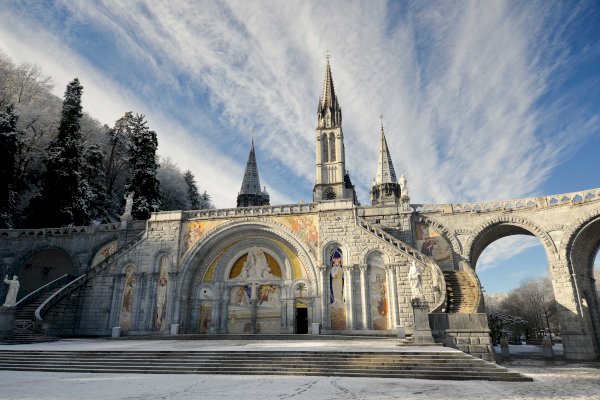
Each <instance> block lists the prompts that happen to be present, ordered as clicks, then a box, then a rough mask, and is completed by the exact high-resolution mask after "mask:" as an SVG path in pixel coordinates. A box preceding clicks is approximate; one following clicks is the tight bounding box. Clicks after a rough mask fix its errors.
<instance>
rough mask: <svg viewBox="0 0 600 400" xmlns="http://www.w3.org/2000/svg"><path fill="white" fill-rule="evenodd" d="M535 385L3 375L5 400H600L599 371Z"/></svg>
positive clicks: (541, 377) (569, 373)
mask: <svg viewBox="0 0 600 400" xmlns="http://www.w3.org/2000/svg"><path fill="white" fill-rule="evenodd" d="M514 369H515V370H517V371H519V372H522V373H525V374H527V375H529V376H531V377H533V378H534V379H535V381H534V382H485V381H484V382H482V381H432V380H420V379H382V378H330V377H303V376H239V375H140V374H123V375H119V374H84V373H54V372H14V371H0V399H36V400H37V399H64V400H71V399H73V400H75V399H77V400H79V399H86V400H96V399H98V400H105V399H111V400H117V399H127V400H134V399H140V400H142V399H143V400H154V399H172V400H179V399H211V400H212V399H244V400H252V399H257V400H258V399H260V400H266V399H310V400H325V399H365V400H371V399H403V400H412V399H444V400H453V399H457V400H458V399H460V400H466V399H478V400H479V399H485V400H506V399H600V369H598V366H597V365H596V366H585V365H568V366H565V367H545V366H537V367H536V366H526V367H523V366H521V367H516V368H514Z"/></svg>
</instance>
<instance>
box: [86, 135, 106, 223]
mask: <svg viewBox="0 0 600 400" xmlns="http://www.w3.org/2000/svg"><path fill="white" fill-rule="evenodd" d="M84 159H85V161H86V163H85V165H84V167H85V179H86V180H87V182H88V184H89V188H90V195H91V199H90V204H89V214H90V217H91V218H92V220H94V221H97V222H105V221H106V220H107V217H108V212H107V210H106V182H105V179H106V177H105V171H104V154H102V150H101V149H100V146H99V145H97V144H96V143H92V144H91V145H89V146H88V147H87V148H86V149H85V153H84Z"/></svg>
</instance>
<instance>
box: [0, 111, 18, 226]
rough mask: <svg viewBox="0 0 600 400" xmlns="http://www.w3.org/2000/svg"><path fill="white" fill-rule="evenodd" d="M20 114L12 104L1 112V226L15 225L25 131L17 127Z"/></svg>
mask: <svg viewBox="0 0 600 400" xmlns="http://www.w3.org/2000/svg"><path fill="white" fill-rule="evenodd" d="M18 118H19V116H18V115H17V114H15V112H14V106H13V105H12V104H10V105H8V106H7V107H6V111H4V112H0V228H1V229H7V228H13V227H14V221H13V218H14V213H15V206H16V203H17V197H18V192H17V184H16V175H17V155H18V153H19V151H20V149H21V147H22V141H23V139H22V135H23V131H22V130H20V129H17V120H18Z"/></svg>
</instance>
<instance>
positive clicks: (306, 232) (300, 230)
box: [275, 215, 319, 256]
mask: <svg viewBox="0 0 600 400" xmlns="http://www.w3.org/2000/svg"><path fill="white" fill-rule="evenodd" d="M275 220H276V221H278V222H280V223H283V224H284V225H286V226H288V227H289V228H290V229H291V230H292V232H293V233H294V234H296V235H297V236H298V237H299V238H300V239H301V240H302V241H303V242H304V243H306V244H308V245H309V248H310V251H311V252H312V254H313V256H316V254H317V249H318V248H319V230H318V223H317V216H316V215H305V216H301V217H298V216H293V217H278V218H275Z"/></svg>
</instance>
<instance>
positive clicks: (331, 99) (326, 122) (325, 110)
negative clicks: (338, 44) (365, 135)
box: [317, 50, 342, 128]
mask: <svg viewBox="0 0 600 400" xmlns="http://www.w3.org/2000/svg"><path fill="white" fill-rule="evenodd" d="M326 58H327V64H326V65H325V79H324V81H323V93H322V94H321V98H320V99H319V109H318V110H317V116H318V127H319V128H337V127H339V126H341V125H342V110H341V108H340V105H339V103H338V99H337V96H336V95H335V88H334V86H333V77H332V75H331V65H330V64H329V58H330V57H329V50H328V51H327V55H326Z"/></svg>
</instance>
